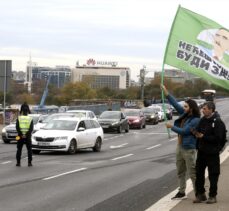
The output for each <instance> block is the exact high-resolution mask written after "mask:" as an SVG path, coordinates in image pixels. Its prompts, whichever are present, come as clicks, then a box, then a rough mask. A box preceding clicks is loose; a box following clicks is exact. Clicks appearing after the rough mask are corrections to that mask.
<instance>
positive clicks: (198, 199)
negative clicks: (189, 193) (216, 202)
mask: <svg viewBox="0 0 229 211" xmlns="http://www.w3.org/2000/svg"><path fill="white" fill-rule="evenodd" d="M204 201H207V197H206V195H205V193H203V194H198V195H197V196H196V198H195V199H194V200H193V203H201V202H204Z"/></svg>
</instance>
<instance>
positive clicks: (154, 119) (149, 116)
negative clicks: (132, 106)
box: [141, 107, 159, 124]
mask: <svg viewBox="0 0 229 211" xmlns="http://www.w3.org/2000/svg"><path fill="white" fill-rule="evenodd" d="M141 111H142V112H143V114H144V116H145V117H146V122H147V123H151V124H158V122H159V116H158V113H157V111H156V110H155V109H154V108H147V107H145V108H142V109H141Z"/></svg>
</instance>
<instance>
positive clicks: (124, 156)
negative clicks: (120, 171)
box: [111, 154, 134, 160]
mask: <svg viewBox="0 0 229 211" xmlns="http://www.w3.org/2000/svg"><path fill="white" fill-rule="evenodd" d="M132 155H134V154H128V155H123V156H121V157H117V158H113V159H111V160H119V159H122V158H127V157H130V156H132Z"/></svg>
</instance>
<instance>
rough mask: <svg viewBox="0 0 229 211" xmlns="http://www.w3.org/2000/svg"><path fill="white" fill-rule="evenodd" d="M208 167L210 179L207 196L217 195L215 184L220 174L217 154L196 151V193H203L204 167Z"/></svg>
mask: <svg viewBox="0 0 229 211" xmlns="http://www.w3.org/2000/svg"><path fill="white" fill-rule="evenodd" d="M206 167H208V175H209V181H210V189H209V197H215V196H216V195H217V188H218V187H217V184H218V179H219V175H220V159H219V153H218V154H206V153H204V152H201V151H198V153H197V160H196V194H203V193H205V188H204V183H205V169H206Z"/></svg>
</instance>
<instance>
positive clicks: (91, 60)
mask: <svg viewBox="0 0 229 211" xmlns="http://www.w3.org/2000/svg"><path fill="white" fill-rule="evenodd" d="M95 63H96V62H95V60H94V59H88V60H87V65H95Z"/></svg>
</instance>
